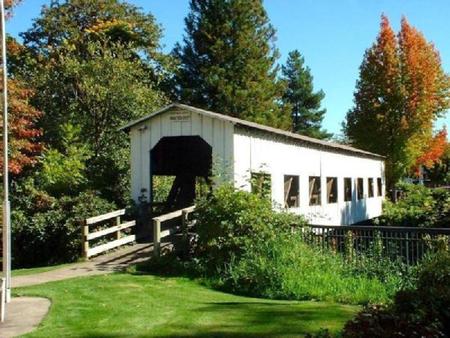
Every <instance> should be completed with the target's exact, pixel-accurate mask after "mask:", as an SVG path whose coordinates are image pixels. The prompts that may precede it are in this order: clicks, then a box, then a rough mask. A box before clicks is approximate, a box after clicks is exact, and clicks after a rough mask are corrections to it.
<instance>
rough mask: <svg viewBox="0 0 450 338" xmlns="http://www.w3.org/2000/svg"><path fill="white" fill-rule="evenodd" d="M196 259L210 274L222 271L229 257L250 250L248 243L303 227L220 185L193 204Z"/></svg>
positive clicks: (264, 204)
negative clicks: (201, 262)
mask: <svg viewBox="0 0 450 338" xmlns="http://www.w3.org/2000/svg"><path fill="white" fill-rule="evenodd" d="M196 205H197V208H196V219H197V224H196V228H197V233H198V244H197V245H198V247H197V250H196V251H197V255H198V256H199V257H201V258H202V261H203V262H204V263H205V266H206V268H207V270H208V271H209V272H211V273H215V272H216V271H221V270H223V268H224V267H225V266H226V265H227V264H228V263H229V262H230V260H231V257H233V258H234V259H239V257H240V256H241V255H242V254H244V253H245V252H246V250H248V249H250V250H251V245H252V244H251V243H254V242H258V241H265V240H268V239H269V238H273V237H274V236H276V234H278V233H283V232H289V231H290V230H291V228H292V226H293V225H297V226H301V225H303V224H305V221H304V219H303V218H302V217H299V216H296V215H294V214H291V213H286V212H275V211H273V210H272V204H271V202H270V201H269V200H266V199H261V198H259V197H258V196H256V195H255V194H251V193H248V192H245V191H238V190H235V189H234V188H233V187H232V186H230V185H222V186H221V187H219V188H217V189H216V190H215V191H214V192H213V193H212V194H210V195H209V196H206V197H204V198H201V199H200V200H198V201H197V202H196Z"/></svg>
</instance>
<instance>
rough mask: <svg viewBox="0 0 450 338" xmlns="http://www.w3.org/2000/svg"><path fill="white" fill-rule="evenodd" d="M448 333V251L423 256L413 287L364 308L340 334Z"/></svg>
mask: <svg viewBox="0 0 450 338" xmlns="http://www.w3.org/2000/svg"><path fill="white" fill-rule="evenodd" d="M449 335H450V253H449V252H447V251H441V252H439V253H437V254H435V255H434V256H432V257H429V258H428V259H427V260H425V261H424V262H423V263H422V265H421V267H420V269H419V272H418V281H417V284H416V287H415V288H412V289H405V290H401V291H399V292H398V293H397V294H396V295H395V298H394V302H393V304H391V305H389V306H375V307H369V308H366V309H364V310H363V311H362V312H361V313H360V314H358V316H357V317H356V318H355V319H353V320H351V321H349V322H348V323H347V324H346V326H345V328H344V333H343V337H349V338H357V337H361V338H363V337H369V336H370V337H375V338H377V337H380V338H381V337H383V338H384V337H417V338H419V337H448V336H449Z"/></svg>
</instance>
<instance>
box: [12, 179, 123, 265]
mask: <svg viewBox="0 0 450 338" xmlns="http://www.w3.org/2000/svg"><path fill="white" fill-rule="evenodd" d="M14 195H15V196H16V198H15V201H13V202H15V203H14V204H13V206H14V207H13V209H12V215H11V219H12V244H13V245H12V248H13V262H12V263H13V266H14V267H15V268H17V267H31V266H39V265H49V264H57V263H63V262H71V261H74V260H76V259H78V258H79V257H80V253H81V224H82V223H81V222H82V220H83V219H85V218H87V217H90V216H93V215H97V214H101V213H105V212H109V211H111V210H113V209H115V206H114V205H113V204H111V203H109V202H107V201H105V200H104V199H102V198H100V197H99V196H97V195H96V194H95V193H94V192H84V193H81V194H80V195H78V196H75V197H71V196H63V197H61V198H59V199H56V198H53V197H52V196H50V195H48V194H46V193H45V192H43V191H40V190H38V189H37V188H36V187H35V186H34V182H33V180H26V181H25V182H23V184H22V185H20V186H16V187H15V194H14Z"/></svg>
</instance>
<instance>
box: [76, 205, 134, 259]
mask: <svg viewBox="0 0 450 338" xmlns="http://www.w3.org/2000/svg"><path fill="white" fill-rule="evenodd" d="M123 215H125V209H121V210H116V211H113V212H109V213H107V214H103V215H100V216H95V217H91V218H88V219H86V220H85V222H84V225H83V248H82V250H83V257H84V258H89V257H92V256H95V255H98V254H99V253H102V252H105V251H107V250H111V249H113V248H117V247H119V246H121V245H124V244H128V243H131V242H134V241H135V240H136V235H134V234H133V235H126V236H124V237H123V233H122V230H124V229H127V228H131V227H134V226H135V225H136V221H129V222H125V223H120V216H123ZM112 219H115V225H113V226H111V227H109V228H105V229H102V230H98V231H95V232H89V227H90V226H92V225H98V224H99V223H101V222H107V221H109V222H111V220H112ZM113 233H115V236H114V240H112V241H110V242H108V243H104V244H100V245H97V246H94V247H91V246H90V243H89V241H92V240H93V239H98V238H100V237H103V236H106V235H110V234H113Z"/></svg>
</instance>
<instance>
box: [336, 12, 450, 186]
mask: <svg viewBox="0 0 450 338" xmlns="http://www.w3.org/2000/svg"><path fill="white" fill-rule="evenodd" d="M449 88H450V83H449V80H448V76H447V75H446V74H445V73H444V71H443V69H442V66H441V62H440V58H439V54H438V52H437V51H436V49H435V48H434V46H433V45H432V44H431V43H429V42H427V41H426V40H425V38H424V36H423V35H422V34H421V33H420V32H418V31H417V30H416V29H414V28H413V27H411V26H410V25H409V24H408V22H407V21H406V19H403V20H402V27H401V31H400V33H399V34H398V37H397V36H396V35H395V33H394V31H393V30H392V28H391V26H390V24H389V21H388V19H387V18H386V17H385V16H382V18H381V30H380V33H379V35H378V37H377V40H376V42H375V43H374V44H373V46H372V47H371V48H369V49H368V50H367V51H366V53H365V55H364V60H363V62H362V64H361V67H360V77H359V80H358V82H357V85H356V91H355V94H354V102H355V105H354V107H353V108H352V109H351V110H350V111H349V112H348V113H347V116H346V121H345V124H344V131H345V133H346V135H347V137H348V138H349V139H350V140H351V142H352V144H353V145H355V146H357V147H360V148H363V149H366V150H369V151H372V152H375V153H378V154H382V155H385V156H386V178H387V183H388V187H392V186H393V185H394V184H395V183H396V182H398V180H399V179H400V178H402V177H403V176H405V175H408V174H410V173H411V172H412V170H414V167H415V164H416V162H417V160H418V159H419V158H420V156H421V155H422V154H424V153H425V152H426V151H427V150H428V149H429V144H430V142H432V140H433V133H432V128H433V122H434V121H435V119H436V118H437V117H439V116H441V115H442V114H443V113H444V112H445V110H446V109H447V108H448V103H449V102H448V98H449Z"/></svg>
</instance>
